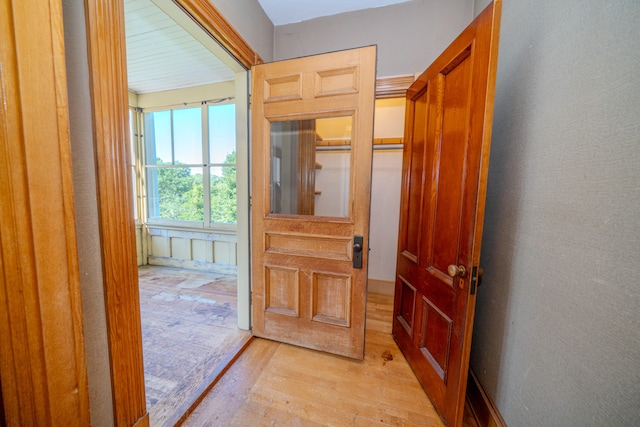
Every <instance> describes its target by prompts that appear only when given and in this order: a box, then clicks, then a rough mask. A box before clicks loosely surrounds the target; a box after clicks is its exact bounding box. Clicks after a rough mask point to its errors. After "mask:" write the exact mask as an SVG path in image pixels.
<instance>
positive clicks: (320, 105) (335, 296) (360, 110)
mask: <svg viewBox="0 0 640 427" xmlns="http://www.w3.org/2000/svg"><path fill="white" fill-rule="evenodd" d="M375 61H376V48H375V47H373V46H371V47H366V48H360V49H353V50H347V51H342V52H334V53H330V54H324V55H318V56H312V57H306V58H299V59H294V60H287V61H281V62H276V63H270V64H262V65H258V66H255V67H253V68H252V89H253V90H252V99H253V103H252V106H251V108H252V113H251V114H252V130H253V134H252V148H251V153H252V168H251V170H252V179H251V183H252V258H253V259H252V316H253V319H252V320H253V332H254V334H255V335H256V336H260V337H264V338H270V339H274V340H278V341H281V342H286V343H290V344H295V345H299V346H303V347H308V348H313V349H316V350H322V351H327V352H331V353H335V354H339V355H343V356H348V357H353V358H358V359H362V358H363V357H364V321H365V305H366V281H367V261H368V256H367V255H368V240H369V239H368V235H369V204H370V188H371V160H372V140H373V135H372V133H373V108H374V96H375V94H374V92H375ZM329 143H330V144H329ZM319 145H328V146H330V148H331V151H328V152H327V151H322V152H320V151H319V149H318V148H317V146H319ZM322 159H325V160H324V161H327V162H329V164H327V165H324V166H323V165H322V164H321V163H322V161H323V160H322ZM355 236H360V238H361V242H359V243H358V240H357V238H356V237H355ZM356 243H357V244H356ZM358 258H359V259H360V263H361V265H360V267H359V268H358V267H354V265H355V264H357V261H358Z"/></svg>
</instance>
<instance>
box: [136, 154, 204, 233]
mask: <svg viewBox="0 0 640 427" xmlns="http://www.w3.org/2000/svg"><path fill="white" fill-rule="evenodd" d="M202 188H203V181H202V168H180V167H177V168H148V169H147V192H148V200H149V202H148V203H149V218H150V219H178V220H182V221H203V220H204V208H203V206H204V205H203V203H204V202H203V197H202Z"/></svg>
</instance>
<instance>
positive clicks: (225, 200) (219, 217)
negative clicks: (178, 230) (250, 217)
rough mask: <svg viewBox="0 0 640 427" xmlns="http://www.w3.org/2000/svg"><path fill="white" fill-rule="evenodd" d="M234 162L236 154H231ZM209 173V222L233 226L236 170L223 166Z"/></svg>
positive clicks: (235, 217) (233, 167)
mask: <svg viewBox="0 0 640 427" xmlns="http://www.w3.org/2000/svg"><path fill="white" fill-rule="evenodd" d="M232 156H233V161H234V162H235V157H236V153H235V151H234V152H233V153H232ZM210 171H211V222H212V223H223V224H235V223H236V221H237V215H236V168H235V166H223V167H213V168H210Z"/></svg>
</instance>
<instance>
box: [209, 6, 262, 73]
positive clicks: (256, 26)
mask: <svg viewBox="0 0 640 427" xmlns="http://www.w3.org/2000/svg"><path fill="white" fill-rule="evenodd" d="M209 1H211V3H212V4H213V5H214V6H215V7H216V8H217V9H218V10H219V11H220V13H222V15H223V16H224V17H225V18H226V19H227V21H229V23H230V24H231V25H232V26H233V28H235V29H236V31H237V32H238V33H240V34H241V35H242V38H244V39H245V40H246V42H247V43H249V46H251V48H252V49H253V50H255V51H256V52H258V54H259V55H260V56H261V57H262V59H263V60H264V61H265V62H271V61H273V24H272V23H271V20H270V19H269V17H267V14H266V13H264V10H262V6H260V3H258V0H209Z"/></svg>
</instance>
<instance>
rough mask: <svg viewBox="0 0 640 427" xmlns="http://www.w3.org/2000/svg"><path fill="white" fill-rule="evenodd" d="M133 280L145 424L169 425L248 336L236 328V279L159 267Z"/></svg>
mask: <svg viewBox="0 0 640 427" xmlns="http://www.w3.org/2000/svg"><path fill="white" fill-rule="evenodd" d="M138 276H139V287H140V309H141V319H142V339H143V345H142V347H143V355H144V372H145V390H146V397H147V409H148V410H149V415H150V422H151V425H152V426H154V427H155V426H165V425H167V426H173V425H174V424H175V423H176V422H178V421H179V419H180V417H181V416H182V415H183V414H184V413H186V412H187V411H188V410H189V408H190V407H191V406H192V405H193V404H194V402H196V401H197V399H198V398H199V397H200V396H201V395H202V394H203V393H205V392H206V391H207V389H208V387H209V386H210V385H211V384H212V383H213V382H214V381H215V380H216V379H217V378H218V377H219V376H220V375H221V374H222V372H223V371H224V369H225V368H226V366H227V364H228V363H230V361H231V357H230V355H235V353H237V352H238V351H239V350H240V348H242V347H243V346H244V345H245V344H246V342H247V341H248V340H249V339H250V337H251V333H250V332H248V331H242V330H240V329H238V327H237V325H238V323H237V303H236V301H237V291H236V278H235V276H229V275H222V274H214V273H206V272H199V271H192V270H184V269H178V268H172V267H159V266H143V267H140V268H139V270H138Z"/></svg>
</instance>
